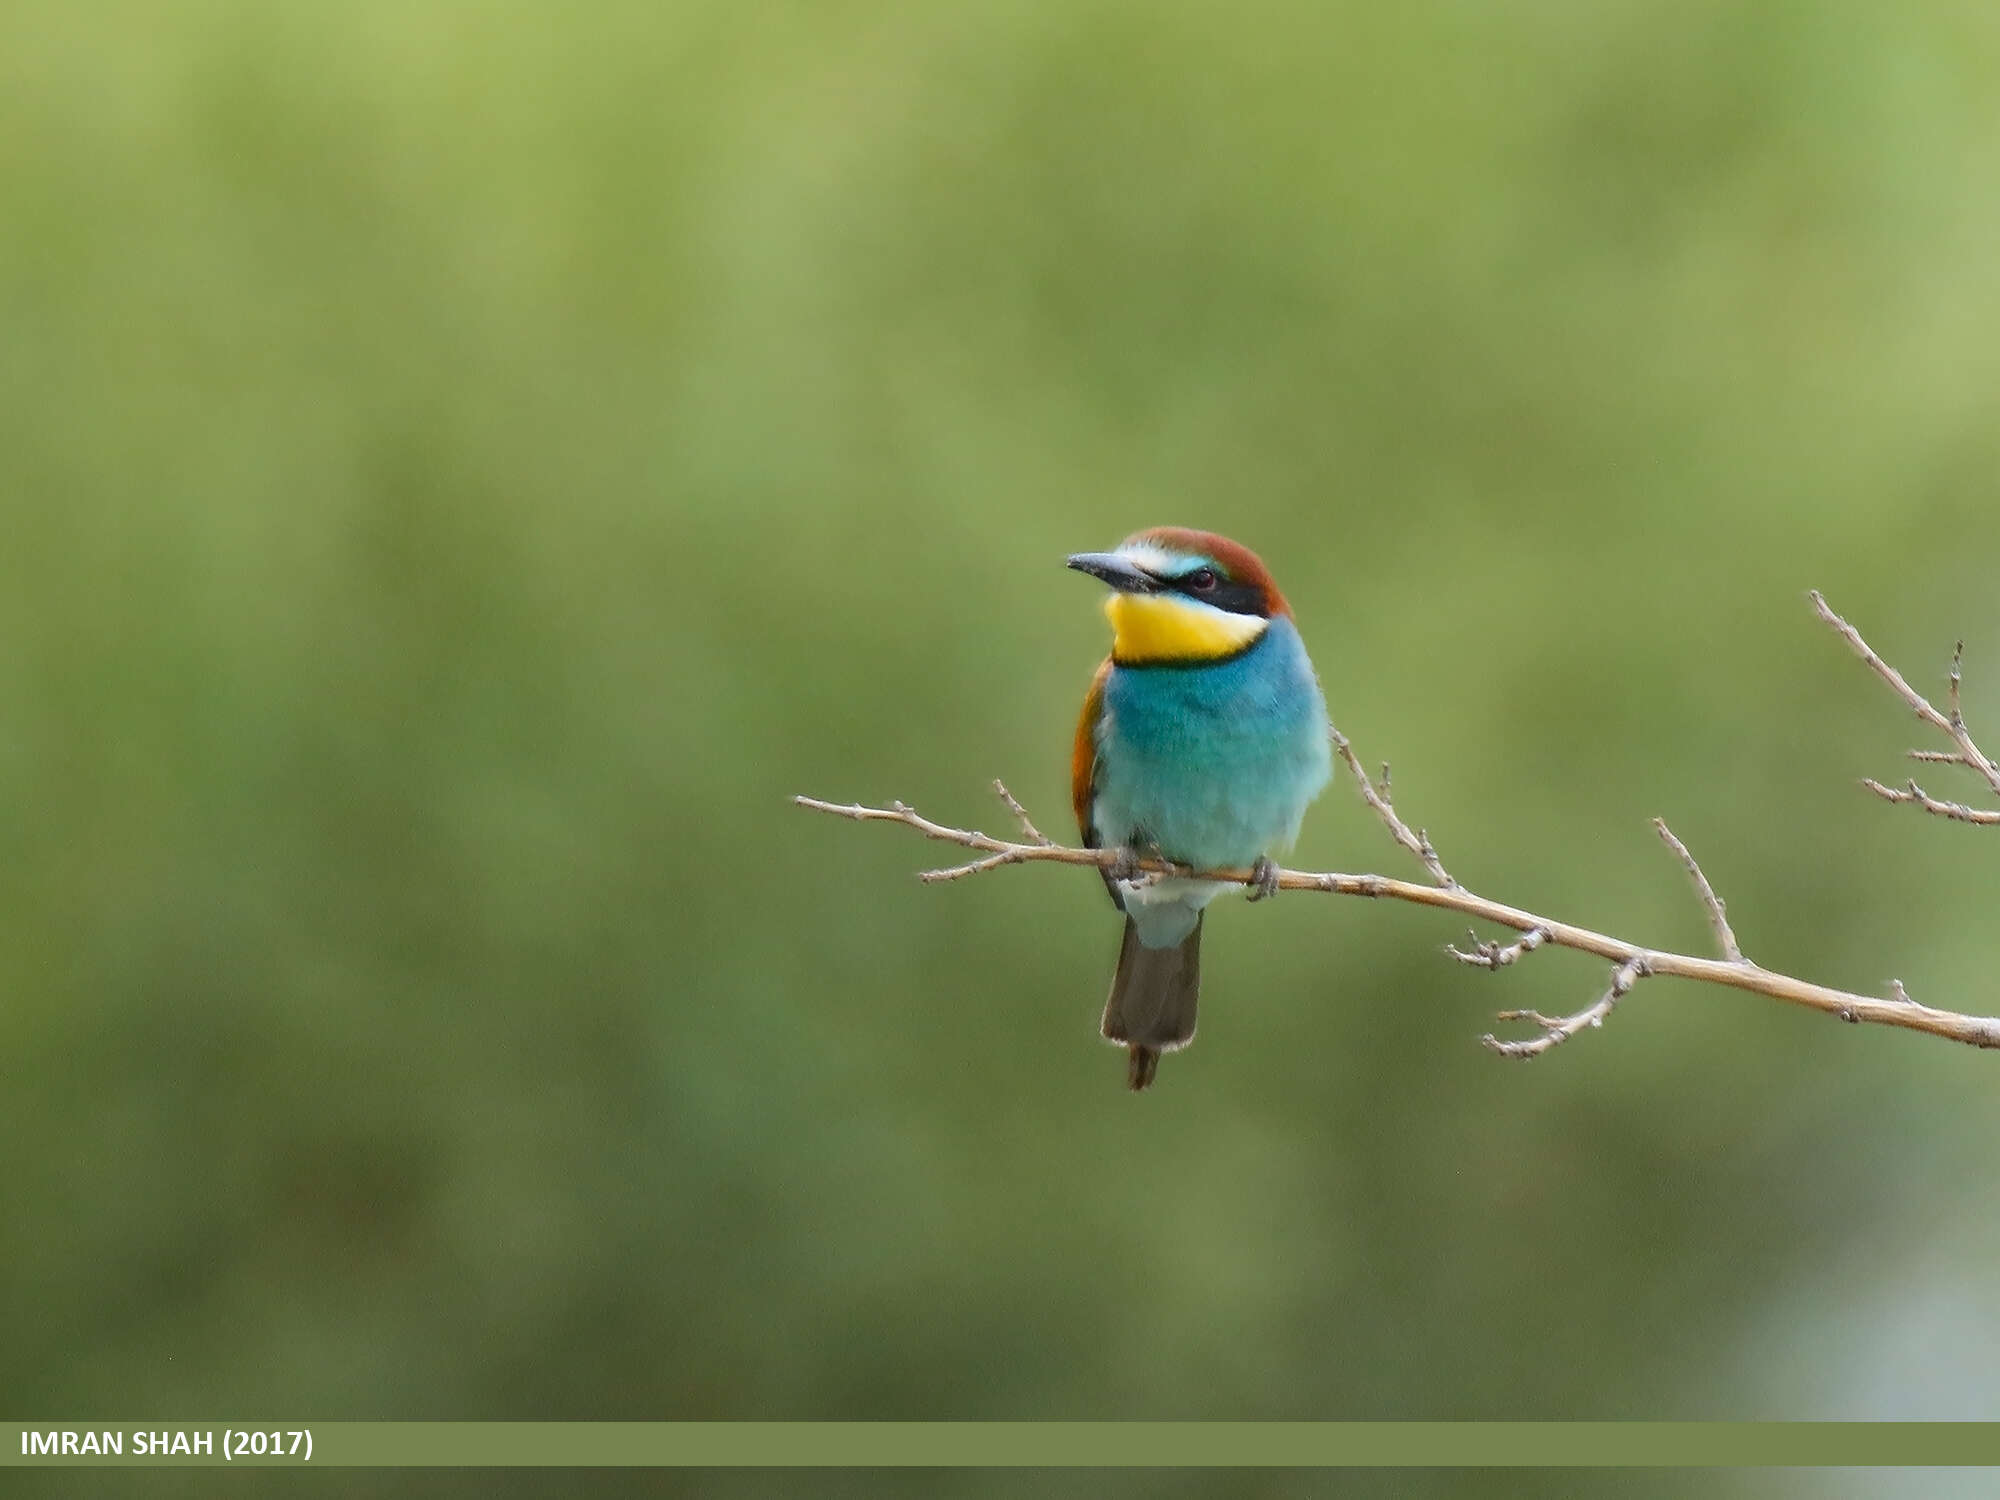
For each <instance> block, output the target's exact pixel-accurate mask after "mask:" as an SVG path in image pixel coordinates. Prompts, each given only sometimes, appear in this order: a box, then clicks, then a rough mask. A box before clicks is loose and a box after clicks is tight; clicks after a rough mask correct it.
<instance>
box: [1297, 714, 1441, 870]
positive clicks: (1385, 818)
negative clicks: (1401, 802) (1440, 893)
mask: <svg viewBox="0 0 2000 1500" xmlns="http://www.w3.org/2000/svg"><path fill="white" fill-rule="evenodd" d="M1326 732H1327V734H1328V735H1330V736H1331V737H1332V739H1333V748H1334V749H1335V750H1336V751H1337V752H1339V755H1340V758H1341V759H1342V760H1343V761H1345V762H1346V763H1347V769H1348V770H1350V771H1352V772H1353V773H1354V783H1355V785H1356V786H1357V787H1359V788H1360V790H1361V800H1362V801H1364V802H1366V803H1367V804H1368V805H1369V806H1370V807H1372V808H1374V809H1375V815H1376V816H1377V817H1379V818H1380V819H1381V820H1382V826H1383V827H1385V828H1387V829H1388V830H1389V836H1390V837H1391V838H1393V839H1394V840H1395V841H1396V842H1397V843H1399V844H1401V845H1402V846H1403V847H1404V848H1405V849H1407V850H1409V851H1410V853H1411V854H1412V855H1413V856H1415V858H1416V860H1417V862H1418V863H1419V864H1421V865H1422V866H1423V867H1424V868H1425V869H1426V870H1427V871H1429V872H1430V877H1431V879H1432V880H1434V881H1436V882H1437V883H1438V884H1439V885H1441V886H1454V885H1457V884H1458V882H1457V881H1456V880H1453V879H1452V878H1451V875H1450V874H1449V873H1448V872H1447V871H1446V870H1445V867H1444V864H1443V862H1442V861H1440V860H1439V859H1438V854H1437V850H1435V849H1433V848H1432V847H1431V838H1430V834H1428V833H1427V832H1425V831H1424V830H1423V829H1418V830H1417V831H1416V832H1415V833H1412V832H1410V825H1409V824H1407V823H1405V822H1404V821H1403V820H1402V819H1401V818H1399V817H1397V816H1396V804H1395V802H1394V801H1393V800H1392V799H1391V797H1390V793H1389V763H1388V762H1387V761H1384V762H1383V763H1382V784H1381V785H1380V786H1377V785H1376V784H1375V783H1374V782H1373V781H1370V780H1369V779H1368V772H1367V770H1366V769H1365V768H1364V767H1363V766H1362V764H1361V761H1360V759H1359V757H1357V756H1356V755H1355V753H1354V747H1353V746H1352V745H1350V744H1348V743H1347V736H1346V735H1344V734H1342V733H1341V732H1340V731H1339V730H1338V729H1336V728H1334V727H1333V725H1331V724H1329V725H1327V726H1326Z"/></svg>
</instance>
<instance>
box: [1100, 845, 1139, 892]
mask: <svg viewBox="0 0 2000 1500" xmlns="http://www.w3.org/2000/svg"><path fill="white" fill-rule="evenodd" d="M1139 860H1140V854H1139V851H1138V850H1137V849H1134V848H1133V847H1132V846H1131V845H1130V844H1120V845H1119V846H1118V857H1117V858H1116V859H1114V860H1112V861H1111V863H1110V864H1108V865H1106V866H1105V867H1104V878H1105V879H1106V880H1108V881H1110V882H1111V883H1112V884H1113V885H1123V884H1124V883H1125V882H1126V881H1129V880H1132V879H1134V878H1135V877H1137V875H1138V873H1139Z"/></svg>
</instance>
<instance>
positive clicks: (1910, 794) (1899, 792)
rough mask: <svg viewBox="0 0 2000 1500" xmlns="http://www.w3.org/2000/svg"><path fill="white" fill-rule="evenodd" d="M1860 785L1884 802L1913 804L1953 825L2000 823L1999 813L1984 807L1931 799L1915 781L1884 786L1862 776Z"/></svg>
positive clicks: (1873, 779)
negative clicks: (1950, 821) (1947, 819)
mask: <svg viewBox="0 0 2000 1500" xmlns="http://www.w3.org/2000/svg"><path fill="white" fill-rule="evenodd" d="M1861 784H1862V785H1863V786H1865V787H1867V788H1868V790H1869V791H1871V792H1873V793H1874V794H1875V795H1876V796H1878V797H1880V798H1881V799H1882V800H1883V801H1884V802H1914V803H1915V804H1916V805H1917V806H1918V807H1921V808H1922V809H1923V810H1924V811H1925V812H1927V813H1935V814H1937V816H1939V817H1940V818H1950V819H1951V820H1952V821H1953V822H1954V823H1981V824H1990V823H2000V812H1995V811H1994V810H1993V809H1991V808H1986V807H1967V806H1966V805H1965V804H1964V803H1963V802H1946V801H1943V800H1942V799H1941V798H1937V797H1933V796H1932V795H1931V794H1930V793H1929V792H1927V791H1925V790H1924V789H1923V788H1922V787H1920V786H1918V785H1917V784H1916V782H1915V781H1906V782H1904V783H1903V784H1902V785H1901V786H1884V785H1883V784H1882V783H1881V782H1879V781H1877V780H1876V779H1875V778H1874V777H1873V776H1864V777H1862V778H1861Z"/></svg>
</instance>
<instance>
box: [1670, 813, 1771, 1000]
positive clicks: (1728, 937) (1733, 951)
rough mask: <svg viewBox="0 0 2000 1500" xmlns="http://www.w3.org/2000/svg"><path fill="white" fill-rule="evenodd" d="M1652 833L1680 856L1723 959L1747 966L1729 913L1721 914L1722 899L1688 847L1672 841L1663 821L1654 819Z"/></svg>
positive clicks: (1672, 832) (1671, 832)
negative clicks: (1706, 911)
mask: <svg viewBox="0 0 2000 1500" xmlns="http://www.w3.org/2000/svg"><path fill="white" fill-rule="evenodd" d="M1653 831H1654V832H1655V833H1657V834H1659V836H1660V838H1661V839H1662V840H1663V841H1664V842H1665V843H1666V846H1667V847H1668V848H1669V849H1671V850H1673V851H1674V853H1675V854H1677V855H1679V856H1680V861H1681V864H1682V865H1683V866H1685V867H1686V869H1687V872H1688V879H1689V880H1691V881H1693V882H1694V893H1695V894H1696V895H1697V896H1699V897H1701V904H1702V905H1703V906H1704V907H1706V908H1707V910H1708V925H1709V926H1711V927H1713V928H1714V929H1715V940H1716V942H1717V943H1719V944H1721V946H1722V956H1723V957H1724V958H1726V959H1728V960H1729V961H1730V962H1731V963H1737V964H1741V963H1748V962H1749V960H1748V959H1746V958H1745V957H1744V956H1743V950H1742V949H1741V948H1739V947H1738V946H1737V944H1736V934H1735V933H1734V932H1732V931H1731V930H1730V927H1729V913H1728V912H1727V911H1726V910H1724V908H1723V905H1722V898H1721V897H1720V896H1718V895H1716V894H1715V887H1714V886H1712V885H1710V884H1709V883H1708V877H1707V876H1706V875H1704V874H1702V873H1701V866H1700V865H1698V864H1696V863H1695V859H1694V856H1693V855H1692V854H1690V853H1688V846H1687V845H1686V844H1683V843H1682V842H1681V841H1680V840H1679V839H1677V838H1675V837H1674V831H1673V829H1671V828H1669V827H1667V823H1666V819H1664V818H1655V819H1653Z"/></svg>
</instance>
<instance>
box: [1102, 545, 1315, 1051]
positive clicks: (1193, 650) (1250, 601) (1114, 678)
mask: <svg viewBox="0 0 2000 1500" xmlns="http://www.w3.org/2000/svg"><path fill="white" fill-rule="evenodd" d="M1069 566H1071V567H1072V568H1076V569H1078V570H1079V571H1081V572H1084V573H1088V574H1090V575H1091V576H1092V577H1094V578H1099V579H1102V580H1103V581H1104V582H1105V583H1107V584H1109V585H1110V586H1111V596H1110V598H1108V599H1107V600H1105V604H1104V612H1105V614H1106V615H1107V616H1108V617H1109V618H1110V620H1111V655H1110V656H1109V657H1107V658H1106V659H1105V661H1104V663H1103V665H1102V666H1100V667H1099V668H1098V669H1097V676H1096V678H1095V679H1094V680H1093V681H1092V682H1091V684H1090V692H1089V693H1088V694H1087V695H1086V696H1085V698H1084V700H1083V716H1082V718H1081V719H1080V720H1079V721H1078V723H1077V727H1076V746H1075V750H1074V753H1073V756H1072V759H1071V762H1070V787H1071V794H1072V801H1073V804H1074V806H1075V809H1076V820H1077V824H1078V826H1079V827H1080V828H1081V829H1082V830H1083V841H1084V843H1085V845H1086V846H1088V847H1089V848H1092V849H1105V848H1112V849H1117V850H1119V851H1120V860H1119V863H1118V865H1117V866H1114V867H1113V868H1112V869H1110V870H1107V871H1106V872H1105V874H1104V882H1105V884H1106V886H1108V887H1109V888H1110V891H1111V899H1112V900H1113V901H1114V902H1116V903H1117V905H1118V907H1119V909H1120V910H1121V911H1123V912H1124V913H1125V940H1124V943H1123V945H1122V946H1121V947H1120V948H1119V950H1118V972H1117V974H1116V975H1114V976H1113V978H1112V980H1111V997H1110V999H1109V1000H1107V1001H1106V1002H1105V1006H1104V1022H1103V1031H1104V1035H1105V1038H1106V1039H1107V1040H1109V1041H1112V1042H1117V1043H1122V1044H1123V1045H1124V1046H1125V1047H1127V1048H1128V1049H1129V1050H1130V1054H1131V1063H1130V1070H1129V1074H1128V1081H1129V1082H1130V1083H1131V1086H1132V1087H1133V1088H1135V1089H1143V1088H1145V1087H1146V1086H1147V1085H1148V1084H1150V1083H1151V1082H1152V1081H1153V1073H1154V1071H1155V1070H1156V1069H1157V1068H1158V1067H1159V1062H1160V1054H1161V1053H1162V1052H1172V1051H1175V1050H1177V1049H1179V1048H1181V1047H1185V1046H1186V1045H1187V1044H1188V1043H1189V1042H1190V1041H1191V1040H1193V1038H1194V1019H1195V1001H1196V1000H1197V998H1198V997H1199V995H1200V992H1201V919H1202V908H1203V907H1205V906H1207V905H1208V903H1209V902H1210V901H1212V900H1214V899H1215V897H1216V896H1217V895H1218V894H1219V893H1220V892H1221V891H1223V890H1224V889H1226V887H1225V886H1223V885H1221V884H1218V883H1216V882H1214V881H1201V880H1187V879H1182V878H1178V877H1174V878H1166V879H1157V878H1151V877H1144V876H1140V877H1138V878H1134V873H1133V872H1132V871H1131V870H1130V869H1129V868H1128V867H1129V866H1130V865H1131V863H1132V862H1133V861H1134V860H1136V859H1139V858H1143V857H1147V856H1157V857H1160V858H1164V859H1167V860H1171V861H1172V862H1174V863H1176V864H1183V865H1188V866H1190V867H1192V868H1194V869H1197V870H1217V869H1230V868H1237V869H1240V868H1244V867H1246V866H1247V867H1251V868H1254V869H1255V870H1256V872H1257V876H1258V881H1257V884H1256V886H1254V887H1253V888H1252V890H1251V895H1250V899H1251V900H1253V901H1254V900H1257V899H1259V897H1261V896H1268V895H1273V894H1275V893H1276V891H1277V874H1278V869H1277V865H1276V864H1275V863H1274V862H1273V859H1272V856H1273V855H1274V854H1277V853H1281V852H1283V851H1284V850H1286V849H1288V848H1289V847H1290V846H1291V844H1292V842H1293V841H1294V840H1295V839H1296V838H1297V837H1298V833H1299V823H1300V820H1301V819H1303V818H1304V816H1305V811H1306V805H1307V804H1308V803H1310V802H1311V801H1312V800H1313V798H1315V797H1317V796H1318V795H1319V794H1320V792H1321V790H1322V789H1323V788H1324V787H1325V786H1326V784H1327V781H1328V779H1329V778H1330V777H1331V776H1332V774H1333V761H1332V756H1331V753H1330V749H1329V745H1328V739H1327V717H1326V702H1325V700H1324V699H1323V698H1322V697H1321V696H1320V688H1319V679H1318V678H1317V677H1316V676H1314V674H1313V666H1312V662H1311V661H1309V660H1308V659H1307V657H1306V648H1305V643H1304V642H1303V641H1301V640H1300V639H1299V632H1298V627H1297V626H1295V625H1294V624H1293V623H1292V611H1291V608H1290V606H1288V605H1287V604H1286V603H1285V596H1284V595H1283V594H1281V593H1279V592H1278V586H1277V585H1276V584H1275V583H1273V582H1272V581H1271V575H1270V574H1269V573H1268V572H1266V571H1265V569H1264V564H1263V563H1262V562H1261V561H1260V560H1259V559H1258V557H1257V554H1256V553H1254V552H1252V551H1251V550H1250V549H1249V548H1247V547H1244V546H1240V545H1238V544H1237V543H1235V542H1232V541H1229V540H1228V539H1227V538H1225V537H1219V536H1216V535H1214V534H1213V533H1211V532H1206V531H1190V530H1187V529H1184V528H1182V527H1178V526H1161V527H1156V528H1154V529H1153V530H1151V531H1142V532H1140V533H1138V534H1137V535H1136V536H1133V537H1131V538H1129V539H1127V540H1126V541H1125V542H1124V543H1123V544H1122V545H1120V546H1119V548H1118V549H1117V550H1116V551H1115V552H1079V553H1077V554H1076V555H1075V556H1074V557H1072V558H1070V560H1069Z"/></svg>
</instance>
